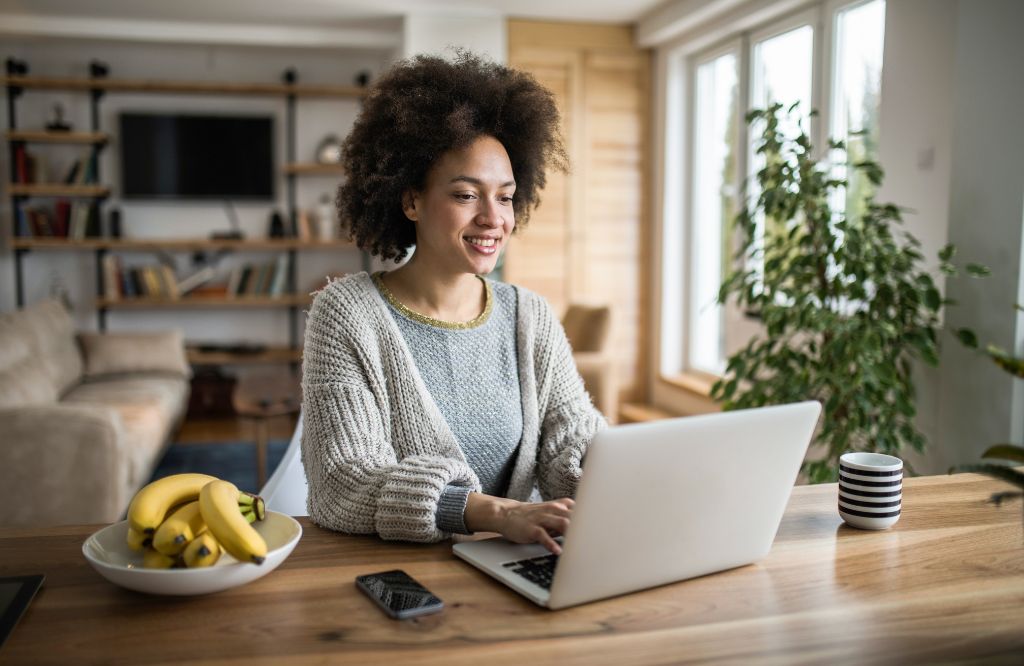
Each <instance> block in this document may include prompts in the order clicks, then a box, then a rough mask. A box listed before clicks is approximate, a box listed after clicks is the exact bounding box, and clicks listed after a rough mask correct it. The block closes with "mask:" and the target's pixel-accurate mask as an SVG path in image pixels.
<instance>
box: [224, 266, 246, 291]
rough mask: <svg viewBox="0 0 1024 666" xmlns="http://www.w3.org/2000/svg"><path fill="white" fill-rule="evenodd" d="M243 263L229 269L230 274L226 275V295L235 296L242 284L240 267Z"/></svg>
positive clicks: (241, 267)
mask: <svg viewBox="0 0 1024 666" xmlns="http://www.w3.org/2000/svg"><path fill="white" fill-rule="evenodd" d="M243 268H244V265H242V264H239V265H237V266H235V267H234V268H232V269H231V274H230V275H228V285H227V295H228V296H237V295H238V288H239V287H240V286H241V284H242V269H243Z"/></svg>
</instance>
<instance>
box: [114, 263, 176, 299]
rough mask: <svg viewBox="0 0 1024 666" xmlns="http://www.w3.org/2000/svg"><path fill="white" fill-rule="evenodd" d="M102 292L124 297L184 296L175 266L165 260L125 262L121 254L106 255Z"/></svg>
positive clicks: (167, 297)
mask: <svg viewBox="0 0 1024 666" xmlns="http://www.w3.org/2000/svg"><path fill="white" fill-rule="evenodd" d="M103 295H104V296H105V297H106V298H107V299H109V300H120V299H122V298H165V299H171V300H174V299H177V298H180V297H181V290H180V289H178V280H177V278H176V277H175V275H174V269H172V268H171V267H170V266H168V265H166V264H155V265H147V266H124V265H123V264H122V262H121V258H120V257H118V256H116V255H112V254H108V255H106V256H104V257H103Z"/></svg>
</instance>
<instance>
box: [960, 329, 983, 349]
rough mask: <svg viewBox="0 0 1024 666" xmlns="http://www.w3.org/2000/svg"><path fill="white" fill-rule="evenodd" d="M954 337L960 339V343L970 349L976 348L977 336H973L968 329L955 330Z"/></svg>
mask: <svg viewBox="0 0 1024 666" xmlns="http://www.w3.org/2000/svg"><path fill="white" fill-rule="evenodd" d="M956 337H957V338H959V339H960V343H961V344H962V345H963V346H965V347H968V348H970V349H977V348H978V336H977V335H975V334H974V331H972V330H971V329H969V328H960V329H957V330H956Z"/></svg>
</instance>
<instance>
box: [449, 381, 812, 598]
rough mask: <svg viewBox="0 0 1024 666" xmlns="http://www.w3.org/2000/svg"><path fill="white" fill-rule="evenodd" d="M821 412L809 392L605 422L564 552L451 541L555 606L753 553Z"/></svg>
mask: <svg viewBox="0 0 1024 666" xmlns="http://www.w3.org/2000/svg"><path fill="white" fill-rule="evenodd" d="M820 412H821V405H820V404H819V403H817V402H813V401H811V402H801V403H796V404H790V405H781V406H777V407H762V408H758V409H748V410H740V411H734V412H723V413H720V414H708V415H703V416H690V417H683V418H676V419H667V420H663V421H653V422H648V423H638V424H630V425H623V426H617V427H611V428H607V429H605V430H602V431H601V432H599V433H598V434H597V436H596V437H594V440H593V441H592V442H591V444H590V447H589V448H588V450H587V454H586V456H585V458H584V461H583V469H584V471H583V477H582V479H581V480H580V484H579V487H578V488H577V492H576V506H575V508H574V510H573V517H572V521H571V522H570V525H569V529H568V530H567V532H566V534H565V535H563V536H560V537H558V540H559V542H560V543H561V545H562V554H561V555H560V556H555V555H553V554H551V553H550V552H549V551H548V550H547V549H546V548H545V547H544V546H542V545H540V544H516V543H512V542H510V541H507V540H505V539H504V538H501V537H499V538H493V539H485V540H482V541H468V542H463V543H457V544H455V545H454V546H453V548H452V549H453V551H454V553H455V555H456V556H457V557H460V558H462V559H464V560H466V561H467V562H469V563H470V564H472V565H473V566H475V567H477V568H478V569H481V570H482V571H484V572H486V573H487V574H490V575H491V576H493V577H494V578H497V579H498V580H499V581H501V582H502V583H504V584H505V585H508V586H509V587H511V588H512V589H513V590H515V591H516V592H519V593H520V594H522V595H524V596H525V597H527V598H529V599H530V600H531V601H533V602H535V603H537V604H539V605H541V606H545V607H547V608H550V609H557V608H566V607H568V606H574V605H577V604H582V603H586V602H589V601H595V600H597V599H604V598H607V597H613V596H617V595H620V594H626V593H629V592H635V591H637V590H643V589H646V588H650V587H655V586H658V585H664V584H667V583H673V582H676V581H681V580H685V579H688V578H693V577H696V576H703V575H705V574H710V573H714V572H717V571H723V570H725V569H732V568H734V567H739V566H743V565H745V564H750V563H752V562H754V561H756V560H758V559H760V558H762V557H764V556H765V555H767V554H768V551H769V550H770V549H771V546H772V542H773V541H774V539H775V533H776V532H777V531H778V529H779V523H780V522H781V520H782V514H783V511H785V508H786V503H787V502H788V500H789V495H790V491H791V490H792V488H793V485H794V483H795V481H796V478H797V474H798V473H799V471H800V464H801V462H802V461H803V459H804V455H805V453H806V451H807V447H808V445H809V444H810V441H811V435H812V434H813V432H814V427H815V425H816V424H817V422H818V415H819V414H820Z"/></svg>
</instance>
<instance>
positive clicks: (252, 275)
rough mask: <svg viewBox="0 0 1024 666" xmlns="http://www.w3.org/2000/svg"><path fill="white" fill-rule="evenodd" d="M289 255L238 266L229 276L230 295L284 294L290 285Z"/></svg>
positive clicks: (228, 292)
mask: <svg viewBox="0 0 1024 666" xmlns="http://www.w3.org/2000/svg"><path fill="white" fill-rule="evenodd" d="M288 268H289V261H288V255H287V254H282V255H281V256H279V257H278V258H277V259H276V260H275V261H271V262H264V263H245V264H240V265H238V266H236V267H235V268H234V269H233V270H232V271H231V275H230V277H229V278H228V289H227V294H228V296H236V297H237V296H270V297H276V296H283V295H284V294H285V289H286V288H287V286H288Z"/></svg>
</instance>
